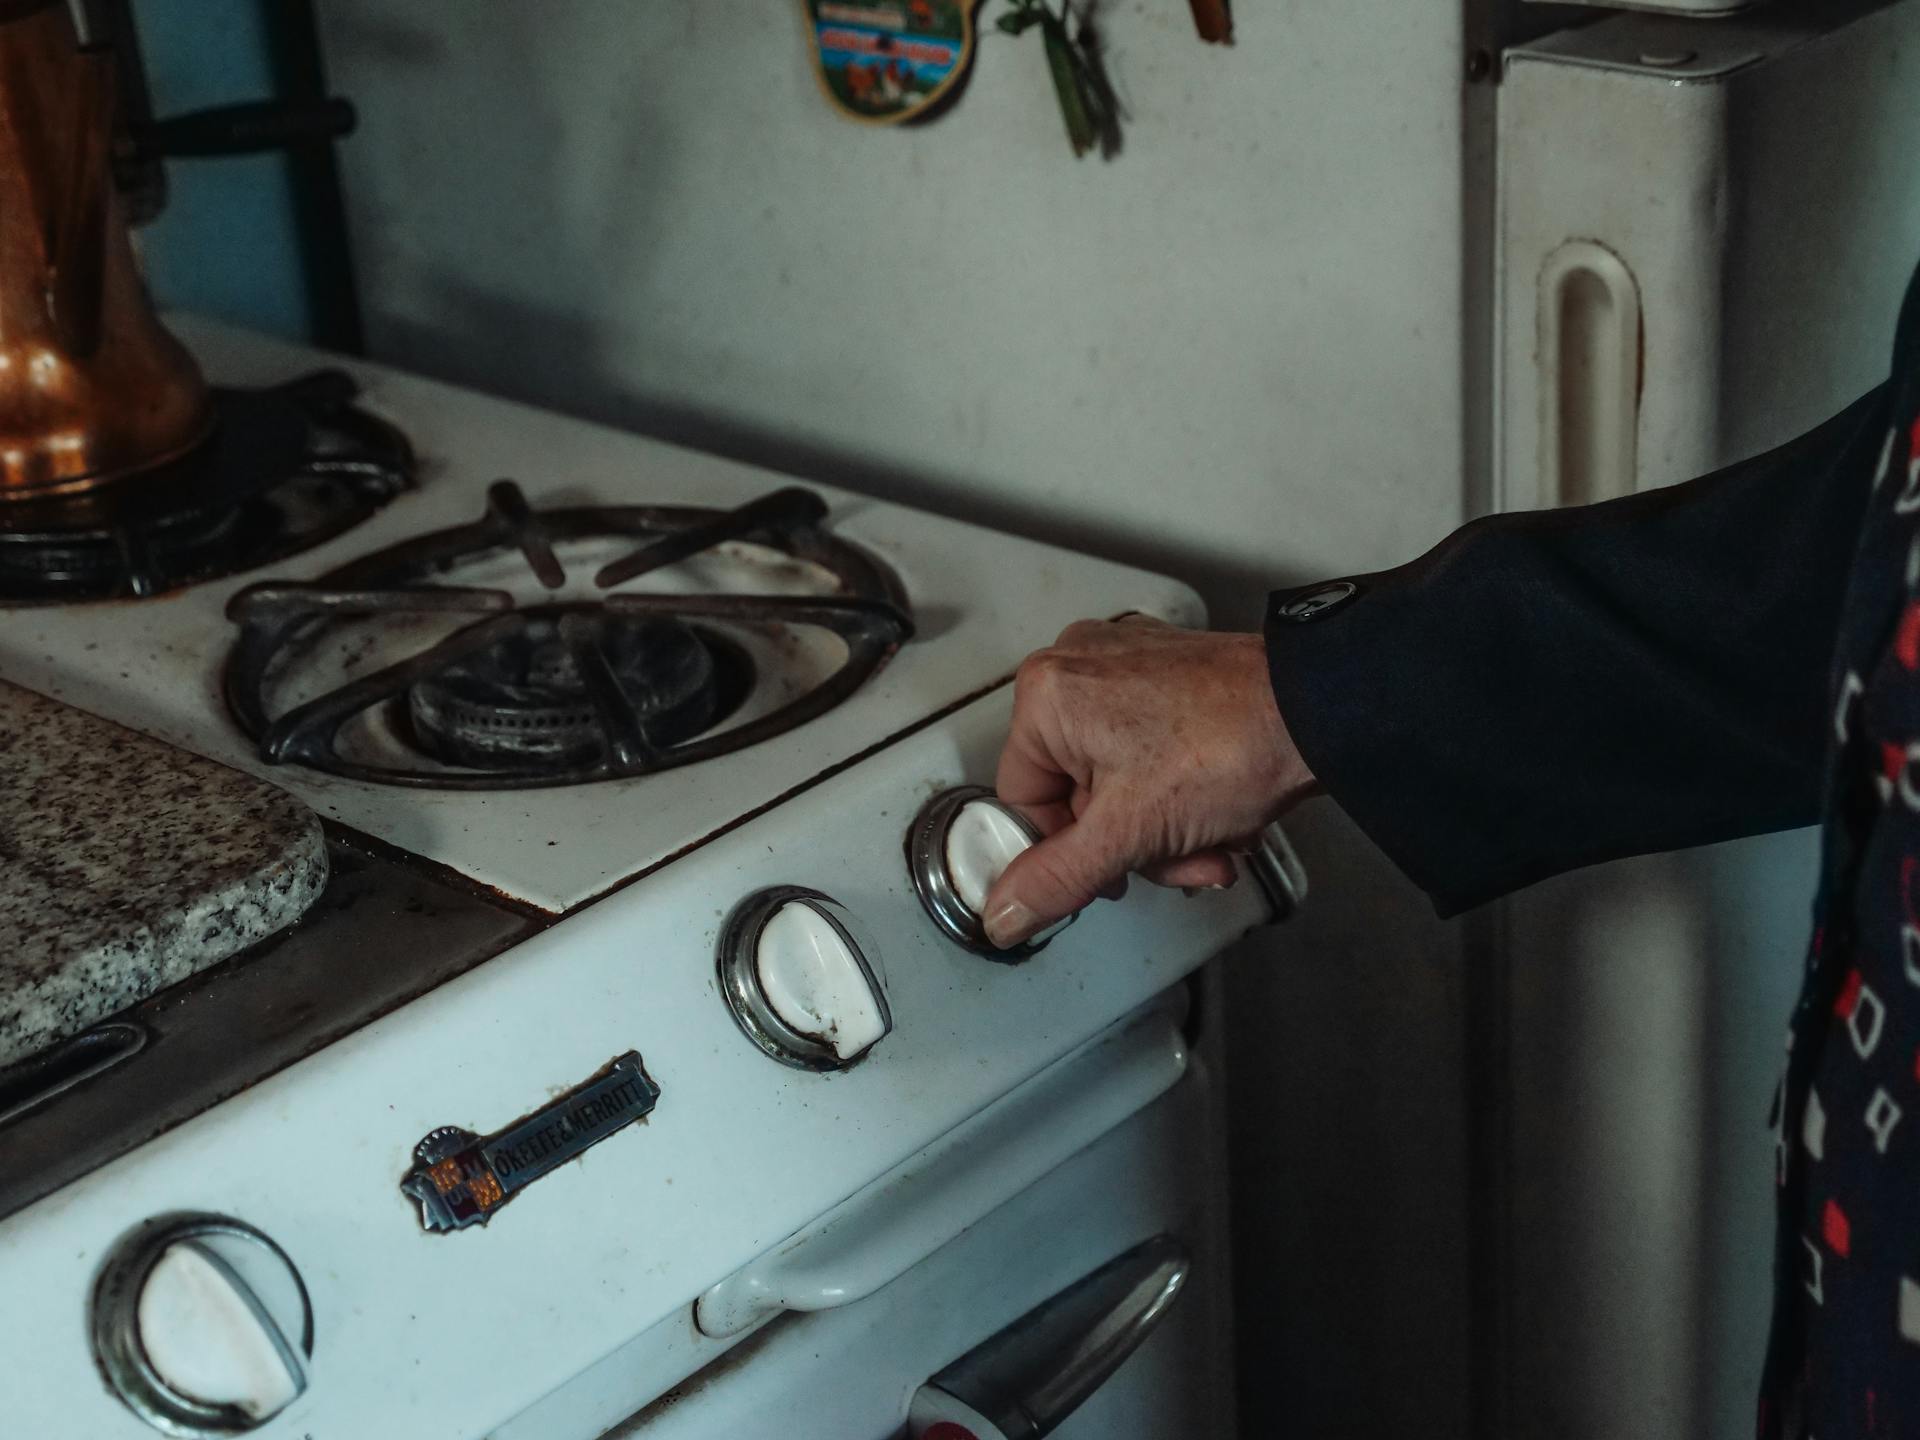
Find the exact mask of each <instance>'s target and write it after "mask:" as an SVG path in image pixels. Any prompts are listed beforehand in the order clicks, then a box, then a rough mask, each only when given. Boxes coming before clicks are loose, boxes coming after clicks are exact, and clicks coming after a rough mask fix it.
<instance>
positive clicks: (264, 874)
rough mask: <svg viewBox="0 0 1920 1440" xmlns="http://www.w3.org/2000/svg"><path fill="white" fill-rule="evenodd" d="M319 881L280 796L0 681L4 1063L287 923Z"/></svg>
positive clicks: (296, 817)
mask: <svg viewBox="0 0 1920 1440" xmlns="http://www.w3.org/2000/svg"><path fill="white" fill-rule="evenodd" d="M326 883H327V847H326V840H325V837H324V836H323V835H322V834H321V831H320V823H319V821H318V820H316V819H315V818H314V816H313V813H312V812H311V811H309V810H308V809H307V807H306V806H305V805H302V804H301V803H300V802H299V801H298V800H296V799H294V798H293V796H291V795H289V794H287V793H286V792H285V791H283V790H278V789H276V788H275V787H273V786H271V785H268V784H266V783H265V782H264V781H260V780H255V779H253V778H252V777H250V776H246V775H242V774H241V773H240V772H239V771H237V770H230V769H228V768H227V767H226V766H224V765H219V764H215V763H214V762H213V761H211V760H204V759H201V758H200V757H199V756H197V755H190V754H188V753H187V752H185V751H183V750H177V749H175V748H174V747H172V746H170V745H163V744H161V743H160V742H159V741H157V740H150V739H148V738H147V737H146V736H144V735H138V734H135V733H134V732H133V731H131V730H125V729H122V728H121V727H120V726H118V725H113V724H110V723H108V722H107V721H105V720H100V719H97V718H95V717H94V716H92V715H88V714H86V713H84V712H83V711H79V710H75V709H73V708H72V707H71V706H68V705H63V704H61V703H60V702H59V701H57V700H49V699H47V698H46V697H45V696H42V695H37V694H35V693H34V692H33V691H31V690H22V689H20V688H18V687H17V686H13V685H9V684H7V683H6V682H4V681H0V936H4V943H0V1065H7V1064H10V1063H11V1062H13V1061H15V1060H20V1059H23V1058H25V1057H27V1056H29V1055H32V1054H33V1053H34V1052H36V1051H38V1050H42V1049H44V1048H46V1047H47V1046H49V1045H51V1044H53V1043H55V1042H56V1041H59V1040H63V1039H66V1038H67V1037H69V1036H71V1035H75V1034H78V1033H79V1032H80V1031H82V1030H85V1029H86V1028H87V1027H88V1026H90V1025H92V1024H94V1023H95V1022H96V1021H99V1020H101V1019H103V1018H105V1017H106V1016H108V1015H111V1014H113V1013H114V1012H115V1011H117V1010H121V1009H124V1008H125V1007H127V1006H128V1005H131V1004H133V1003H135V1002H136V1001H139V1000H142V999H145V998H146V997H147V996H149V995H151V994H153V993H155V992H156V991H159V990H163V989H165V988H166V987H167V986H169V985H172V984H175V983H176V982H178V981H180V980H184V979H185V978H186V977H187V976H189V975H192V974H194V973H195V972H196V971H200V970H204V969H205V968H206V967H207V966H209V965H213V964H216V963H218V962H219V961H221V960H224V959H226V958H227V957H228V956H230V955H233V954H235V953H237V952H238V951H240V950H244V949H245V948H246V947H247V946H249V945H252V944H253V943H255V942H256V941H259V940H263V939H265V938H266V937H267V936H269V935H271V934H273V933H274V932H275V931H276V930H280V929H283V928H285V927H286V926H287V925H290V924H292V923H293V921H295V920H296V919H298V918H299V916H300V914H301V912H302V911H304V910H305V909H306V908H307V906H308V905H309V904H311V903H312V902H313V900H314V899H315V898H316V897H317V896H318V895H319V893H320V891H321V889H322V888H323V887H324V886H325V885H326Z"/></svg>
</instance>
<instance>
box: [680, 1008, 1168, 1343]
mask: <svg viewBox="0 0 1920 1440" xmlns="http://www.w3.org/2000/svg"><path fill="white" fill-rule="evenodd" d="M1186 1009H1187V1000H1186V991H1185V989H1184V988H1182V989H1179V990H1175V991H1172V992H1169V993H1168V994H1167V995H1164V996H1162V997H1161V998H1159V999H1158V1000H1155V1001H1154V1002H1152V1003H1151V1004H1150V1005H1148V1006H1147V1007H1146V1008H1144V1009H1142V1010H1140V1011H1136V1012H1135V1013H1134V1015H1133V1016H1132V1017H1131V1018H1130V1019H1128V1020H1126V1021H1123V1022H1122V1023H1121V1024H1120V1026H1119V1027H1118V1028H1117V1029H1114V1030H1110V1031H1108V1032H1107V1033H1105V1034H1104V1035H1101V1036H1098V1037H1096V1038H1095V1039H1093V1040H1092V1041H1090V1042H1088V1043H1087V1044H1086V1045H1083V1046H1082V1047H1081V1048H1080V1049H1078V1050H1076V1051H1074V1052H1072V1053H1071V1054H1069V1055H1067V1056H1066V1057H1065V1058H1064V1059H1061V1060H1059V1061H1057V1062H1056V1063H1054V1064H1053V1065H1050V1066H1048V1067H1047V1068H1046V1069H1045V1070H1042V1071H1041V1072H1040V1073H1039V1074H1038V1075H1037V1076H1035V1077H1034V1078H1033V1079H1032V1080H1029V1081H1028V1082H1027V1083H1026V1084H1024V1085H1022V1086H1020V1087H1019V1088H1018V1089H1016V1090H1014V1091H1013V1092H1012V1093H1011V1094H1008V1095H1005V1096H1002V1097H1001V1098H1000V1099H999V1100H997V1101H995V1102H994V1103H993V1104H992V1105H990V1106H988V1107H987V1108H986V1109H985V1110H983V1111H981V1112H980V1113H979V1114H978V1115H976V1116H974V1117H973V1118H972V1119H970V1120H967V1121H965V1122H964V1123H962V1124H960V1125H958V1126H956V1127H954V1129H952V1130H950V1131H948V1132H947V1134H946V1135H945V1136H943V1137H942V1138H941V1139H939V1140H937V1141H935V1142H934V1143H933V1144H932V1145H931V1146H929V1147H928V1148H927V1149H926V1150H923V1151H921V1152H920V1153H919V1154H917V1155H915V1156H913V1157H912V1158H910V1159H908V1160H907V1161H906V1162H904V1163H903V1164H901V1165H899V1166H896V1167H895V1168H894V1169H893V1170H891V1171H889V1172H888V1173H887V1174H885V1175H882V1176H881V1177H880V1178H879V1179H877V1180H875V1181H874V1182H873V1183H872V1184H870V1185H868V1186H866V1187H865V1188H864V1189H862V1190H859V1191H856V1192H855V1193H854V1194H853V1195H852V1196H850V1197H849V1198H847V1199H846V1200H844V1201H842V1202H841V1203H840V1204H839V1205H836V1206H835V1207H834V1208H833V1209H831V1210H829V1211H828V1212H827V1213H826V1214H825V1215H824V1216H822V1217H821V1218H820V1219H819V1220H818V1221H816V1222H815V1223H814V1224H813V1225H812V1226H810V1227H809V1228H807V1229H805V1230H802V1231H800V1232H799V1233H798V1234H796V1235H794V1236H792V1237H791V1238H789V1239H787V1240H785V1241H783V1242H782V1243H781V1244H779V1245H776V1246H775V1247H774V1248H773V1249H771V1250H769V1251H767V1252H766V1253H765V1254H763V1255H761V1256H760V1257H759V1258H758V1259H757V1260H754V1261H753V1262H752V1263H750V1264H749V1265H747V1267H746V1268H745V1269H743V1270H740V1271H738V1272H736V1273H735V1274H733V1275H731V1276H729V1277H728V1278H726V1279H725V1280H722V1281H721V1282H720V1283H719V1284H717V1285H715V1286H714V1287H713V1288H712V1289H710V1290H708V1291H707V1292H706V1294H704V1295H702V1296H701V1297H700V1298H699V1300H697V1301H696V1302H695V1303H694V1312H693V1313H694V1322H695V1324H697V1325H698V1326H699V1328H700V1331H701V1333H703V1334H705V1335H708V1336H711V1337H713V1338H715V1339H727V1338H731V1337H734V1336H739V1335H743V1334H745V1333H746V1332H747V1331H749V1330H752V1329H754V1328H756V1327H757V1326H759V1325H761V1324H762V1323H764V1322H765V1321H767V1320H770V1319H772V1318H773V1317H774V1316H775V1315H778V1314H780V1313H781V1312H782V1311H789V1310H830V1309H834V1308H836V1307H838V1306H841V1305H848V1304H851V1303H852V1302H853V1301H855V1300H860V1299H864V1298H865V1297H866V1296H868V1295H871V1294H872V1293H873V1292H874V1291H876V1290H878V1289H879V1288H880V1287H881V1286H883V1285H885V1284H887V1283H888V1282H889V1281H891V1280H893V1279H895V1278H896V1277H898V1276H900V1275H903V1274H905V1273H906V1272H907V1271H908V1270H910V1269H911V1268H913V1266H915V1265H917V1264H919V1263H920V1261H922V1260H924V1259H926V1258H927V1256H929V1255H931V1254H932V1253H933V1252H934V1251H936V1250H938V1249H939V1248H940V1247H941V1246H942V1245H944V1244H946V1243H947V1242H948V1241H949V1240H952V1239H953V1238H954V1237H955V1236H957V1235H959V1234H960V1233H961V1232H962V1231H964V1230H967V1229H968V1228H970V1227H971V1226H973V1225H975V1224H976V1223H978V1222H979V1221H980V1220H982V1219H983V1218H985V1217H986V1216H987V1215H988V1214H990V1213H991V1212H992V1211H994V1210H996V1209H998V1208H999V1207H1000V1206H1001V1205H1003V1204H1005V1203H1006V1202H1007V1201H1008V1200H1011V1199H1012V1198H1013V1197H1014V1196H1016V1195H1018V1194H1020V1193H1021V1192H1022V1191H1024V1190H1026V1189H1028V1188H1029V1187H1031V1186H1032V1185H1033V1184H1034V1183H1035V1182H1037V1181H1038V1180H1039V1179H1040V1178H1041V1177H1042V1176H1044V1175H1046V1174H1047V1173H1048V1172H1049V1171H1050V1170H1053V1169H1054V1168H1056V1167H1057V1166H1059V1165H1060V1164H1061V1163H1063V1162H1064V1161H1066V1160H1067V1159H1069V1158H1070V1157H1072V1156H1073V1155H1075V1154H1077V1153H1078V1152H1079V1151H1081V1150H1083V1149H1085V1148H1086V1147H1087V1146H1088V1145H1090V1144H1092V1143H1093V1142H1094V1141H1095V1140H1097V1139H1099V1138H1100V1137H1101V1136H1102V1135H1104V1134H1106V1133H1107V1132H1108V1131H1109V1130H1112V1129H1114V1128H1115V1127H1116V1126H1118V1125H1119V1124H1120V1123H1121V1122H1122V1121H1124V1120H1126V1119H1128V1118H1129V1117H1131V1116H1133V1115H1136V1114H1138V1113H1139V1112H1140V1111H1141V1110H1143V1109H1145V1108H1146V1107H1147V1106H1148V1105H1149V1104H1151V1103H1152V1102H1153V1101H1154V1100H1156V1099H1158V1098H1159V1097H1160V1096H1161V1095H1163V1094H1165V1093H1166V1092H1167V1091H1168V1090H1171V1089H1172V1088H1173V1086H1174V1084H1175V1082H1177V1081H1178V1080H1179V1079H1180V1077H1181V1076H1182V1075H1183V1074H1185V1073H1186V1069H1187V1044H1186V1037H1185V1036H1184V1035H1183V1034H1182V1032H1181V1023H1182V1021H1183V1020H1184V1019H1185V1018H1186Z"/></svg>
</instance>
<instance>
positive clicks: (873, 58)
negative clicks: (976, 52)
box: [801, 0, 980, 125]
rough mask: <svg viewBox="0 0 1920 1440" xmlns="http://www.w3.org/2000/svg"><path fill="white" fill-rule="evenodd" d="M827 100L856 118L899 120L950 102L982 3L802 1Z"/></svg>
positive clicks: (968, 58)
mask: <svg viewBox="0 0 1920 1440" xmlns="http://www.w3.org/2000/svg"><path fill="white" fill-rule="evenodd" d="M801 3H802V4H803V5H804V6H805V7H806V17H807V28H808V33H809V37H810V38H811V40H812V42H813V58H814V64H815V68H816V69H817V71H818V73H819V76H820V84H821V87H822V88H823V89H824V90H825V91H826V92H827V96H828V98H829V99H831V100H832V101H833V103H834V104H835V105H837V106H838V107H839V108H840V109H841V110H842V111H844V112H845V113H846V114H848V115H851V116H852V117H853V118H854V119H856V120H864V121H867V122H868V123H870V124H877V125H897V124H899V123H901V122H902V121H907V120H914V119H917V118H919V117H921V116H924V115H926V114H927V113H928V112H929V111H930V110H932V109H934V108H935V107H936V106H938V105H939V104H940V103H941V102H942V101H943V100H945V99H947V98H948V97H949V96H950V95H951V93H952V92H953V90H954V87H955V86H957V85H958V84H959V83H960V82H961V80H962V79H964V78H965V76H966V73H967V66H968V65H970V64H971V63H972V61H973V46H974V29H973V20H974V12H975V10H976V9H978V8H979V3H980V0H801Z"/></svg>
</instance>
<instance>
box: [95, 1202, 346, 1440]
mask: <svg viewBox="0 0 1920 1440" xmlns="http://www.w3.org/2000/svg"><path fill="white" fill-rule="evenodd" d="M93 1340H94V1349H95V1352H96V1353H97V1355H98V1356H99V1359H100V1364H101V1368H102V1370H103V1371H104V1372H105V1373H106V1375H107V1378H108V1380H109V1381H111V1382H112V1384H113V1387H114V1389H115V1390H117V1391H118V1392H119V1394H120V1398H121V1399H122V1400H124V1401H125V1402H126V1403H127V1405H128V1407H129V1408H131V1409H132V1410H133V1411H134V1413H135V1414H137V1415H139V1416H140V1417H141V1419H143V1420H145V1421H146V1422H147V1423H148V1424H150V1425H152V1426H153V1427H154V1428H155V1429H157V1430H163V1431H165V1432H166V1433H168V1434H170V1435H185V1436H202V1435H208V1436H211V1435H235V1434H241V1433H243V1432H245V1431H248V1430H253V1429H256V1428H258V1427H259V1426H261V1425H264V1424H265V1423H266V1422H267V1421H269V1420H271V1419H272V1418H273V1417H274V1416H275V1415H278V1414H279V1413H280V1412H281V1411H282V1410H284V1409H286V1407H287V1406H288V1405H290V1404H292V1403H293V1402H294V1401H295V1400H296V1399H298V1398H299V1397H300V1395H301V1393H302V1392H303V1391H305V1389H306V1387H307V1361H308V1359H309V1358H310V1357H311V1355H312V1353H313V1312H312V1309H311V1307H310V1306H309V1304H308V1301H307V1292H306V1287H305V1286H304V1285H302V1284H301V1282H300V1275H299V1272H298V1271H296V1270H295V1269H294V1267H293V1263H292V1262H291V1261H290V1260H288V1259H287V1257H286V1254H285V1253H284V1252H283V1251H282V1250H281V1249H280V1248H279V1247H278V1246H277V1245H275V1244H274V1243H273V1242H272V1241H271V1240H269V1239H267V1237H266V1236H264V1235H262V1234H261V1233H260V1232H259V1231H257V1230H255V1229H253V1228H252V1227H251V1226H248V1225H243V1224H241V1223H240V1222H239V1221H237V1220H228V1219H225V1218H223V1217H221V1216H217V1215H186V1216H172V1217H164V1218H162V1219H160V1220H157V1221H153V1222H150V1223H149V1224H148V1225H147V1226H145V1227H143V1228H142V1229H141V1230H139V1231H137V1232H135V1233H134V1234H133V1235H131V1236H129V1237H128V1238H127V1239H126V1240H125V1241H123V1242H122V1243H121V1244H120V1246H119V1247H118V1248H117V1249H116V1250H115V1252H114V1254H113V1256H112V1257H111V1258H110V1259H109V1260H108V1262H107V1264H106V1266H105V1267H104V1269H103V1270H102V1271H101V1276H100V1281H99V1283H98V1285H97V1287H96V1289H95V1292H94V1309H93Z"/></svg>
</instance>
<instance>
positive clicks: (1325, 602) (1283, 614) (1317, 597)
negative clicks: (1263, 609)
mask: <svg viewBox="0 0 1920 1440" xmlns="http://www.w3.org/2000/svg"><path fill="white" fill-rule="evenodd" d="M1359 593H1360V587H1359V586H1358V585H1356V584H1354V583H1353V581H1351V580H1336V581H1333V582H1332V583H1331V584H1327V585H1315V586H1314V587H1312V588H1311V589H1308V590H1296V591H1294V592H1293V594H1291V595H1289V596H1288V597H1287V598H1286V599H1284V600H1281V601H1278V602H1276V603H1275V605H1274V611H1273V613H1274V615H1275V616H1276V617H1277V618H1279V619H1281V620H1291V621H1293V622H1294V624H1296V625H1304V624H1306V623H1307V622H1308V621H1309V620H1320V619H1324V618H1325V617H1326V616H1328V615H1331V614H1332V613H1333V612H1334V611H1336V610H1338V609H1340V607H1341V606H1343V605H1345V604H1346V603H1347V602H1348V601H1350V600H1352V599H1353V597H1354V596H1356V595H1358V594H1359Z"/></svg>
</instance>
